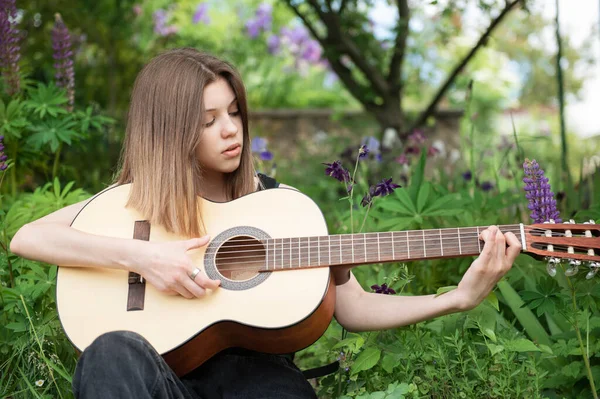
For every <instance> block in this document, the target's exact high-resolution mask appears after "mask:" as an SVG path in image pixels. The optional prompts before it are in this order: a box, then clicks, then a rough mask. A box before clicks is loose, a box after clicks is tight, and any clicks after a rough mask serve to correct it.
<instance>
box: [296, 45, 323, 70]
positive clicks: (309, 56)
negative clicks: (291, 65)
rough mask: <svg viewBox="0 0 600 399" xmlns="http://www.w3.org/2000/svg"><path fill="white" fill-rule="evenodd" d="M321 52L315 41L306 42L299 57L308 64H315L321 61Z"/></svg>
mask: <svg viewBox="0 0 600 399" xmlns="http://www.w3.org/2000/svg"><path fill="white" fill-rule="evenodd" d="M322 53H323V50H322V49H321V45H320V44H319V42H317V41H316V40H308V41H307V42H306V44H305V45H304V48H303V49H302V54H301V57H302V59H303V60H305V61H308V63H310V64H317V63H318V62H319V61H320V60H321V54H322Z"/></svg>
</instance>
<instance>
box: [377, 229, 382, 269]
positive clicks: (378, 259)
mask: <svg viewBox="0 0 600 399" xmlns="http://www.w3.org/2000/svg"><path fill="white" fill-rule="evenodd" d="M377 261H378V262H381V246H380V245H379V233H377Z"/></svg>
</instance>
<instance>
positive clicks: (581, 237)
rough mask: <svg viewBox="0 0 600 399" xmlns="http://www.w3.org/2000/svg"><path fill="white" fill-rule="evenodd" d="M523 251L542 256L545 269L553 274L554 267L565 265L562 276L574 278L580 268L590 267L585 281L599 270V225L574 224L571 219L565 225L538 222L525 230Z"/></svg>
mask: <svg viewBox="0 0 600 399" xmlns="http://www.w3.org/2000/svg"><path fill="white" fill-rule="evenodd" d="M525 243H526V246H527V247H526V250H525V251H526V252H531V253H533V254H536V255H538V256H541V257H544V258H545V259H546V260H547V261H548V266H547V270H548V273H549V274H550V275H551V276H554V275H556V267H557V266H558V265H559V264H560V263H562V262H568V267H567V270H565V274H566V275H567V276H574V275H575V274H577V272H578V271H579V267H580V266H582V265H584V266H587V267H588V268H589V271H588V273H587V275H586V278H588V279H590V278H592V277H594V276H595V275H596V273H597V272H598V270H599V269H600V225H597V224H595V223H594V221H593V220H590V221H589V222H585V223H582V224H577V223H575V222H574V221H573V220H571V221H569V222H565V223H554V222H546V223H538V224H532V225H530V226H527V227H526V228H525Z"/></svg>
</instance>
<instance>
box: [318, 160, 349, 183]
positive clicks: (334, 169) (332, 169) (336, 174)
mask: <svg viewBox="0 0 600 399" xmlns="http://www.w3.org/2000/svg"><path fill="white" fill-rule="evenodd" d="M323 165H325V166H327V168H325V174H326V175H327V176H331V177H333V178H334V179H336V180H339V181H341V182H346V183H347V182H349V181H350V172H348V170H347V169H346V168H344V167H343V166H342V163H341V162H340V161H335V162H333V163H324V164H323Z"/></svg>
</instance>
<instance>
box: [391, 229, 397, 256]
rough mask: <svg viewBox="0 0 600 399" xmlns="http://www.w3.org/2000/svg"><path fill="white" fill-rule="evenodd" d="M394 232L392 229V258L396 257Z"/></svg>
mask: <svg viewBox="0 0 600 399" xmlns="http://www.w3.org/2000/svg"><path fill="white" fill-rule="evenodd" d="M394 247H395V245H394V232H393V231H392V259H394V260H395V259H396V250H395V249H394Z"/></svg>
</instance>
